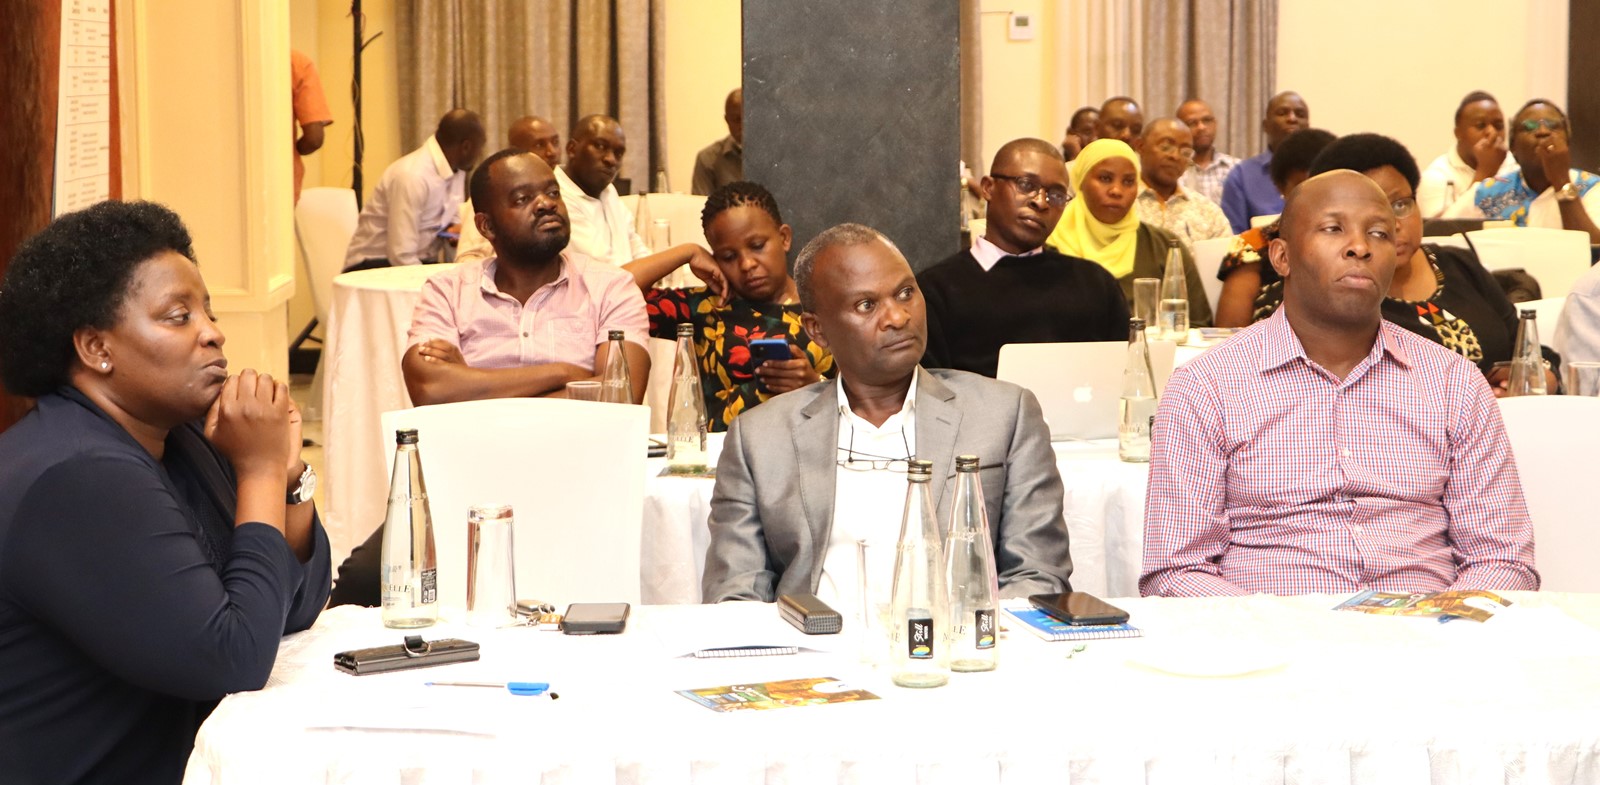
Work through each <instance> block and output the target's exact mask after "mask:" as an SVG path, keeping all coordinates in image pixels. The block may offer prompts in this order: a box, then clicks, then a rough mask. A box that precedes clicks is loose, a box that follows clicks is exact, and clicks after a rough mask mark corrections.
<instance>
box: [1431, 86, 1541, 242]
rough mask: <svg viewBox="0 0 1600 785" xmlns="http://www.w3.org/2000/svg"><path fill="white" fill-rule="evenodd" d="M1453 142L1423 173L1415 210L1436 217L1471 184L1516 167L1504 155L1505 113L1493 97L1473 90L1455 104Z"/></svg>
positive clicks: (1513, 162)
mask: <svg viewBox="0 0 1600 785" xmlns="http://www.w3.org/2000/svg"><path fill="white" fill-rule="evenodd" d="M1455 133H1456V144H1455V146H1454V147H1452V148H1450V149H1449V150H1447V151H1445V153H1444V154H1443V155H1441V156H1439V157H1438V158H1435V159H1433V163H1431V164H1428V168H1427V169H1426V170H1424V171H1423V173H1422V182H1420V183H1418V184H1417V210H1418V211H1419V212H1421V213H1422V217H1423V218H1438V217H1439V216H1441V215H1443V214H1444V211H1445V208H1447V207H1449V206H1450V205H1451V204H1454V203H1455V201H1456V200H1457V199H1460V198H1461V197H1462V196H1463V195H1465V194H1466V193H1467V192H1468V191H1471V190H1472V186H1473V184H1475V183H1478V182H1480V181H1483V180H1487V179H1489V178H1491V177H1494V176H1496V175H1502V174H1505V173H1507V172H1509V171H1511V170H1513V169H1515V168H1517V162H1516V161H1515V160H1514V159H1512V158H1511V157H1510V156H1509V155H1507V154H1506V153H1507V150H1506V116H1505V115H1504V114H1503V113H1501V111H1500V103H1499V102H1498V101H1496V100H1494V96H1492V95H1490V94H1488V93H1486V92H1483V91H1482V90H1474V91H1473V92H1470V93H1467V97H1465V98H1463V99H1461V105H1460V106H1458V107H1456V132H1455Z"/></svg>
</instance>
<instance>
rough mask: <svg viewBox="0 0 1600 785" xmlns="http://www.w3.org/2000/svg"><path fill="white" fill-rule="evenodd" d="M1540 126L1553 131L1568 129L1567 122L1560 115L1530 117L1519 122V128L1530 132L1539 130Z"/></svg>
mask: <svg viewBox="0 0 1600 785" xmlns="http://www.w3.org/2000/svg"><path fill="white" fill-rule="evenodd" d="M1540 128H1545V129H1548V130H1551V131H1565V130H1567V124H1566V122H1564V121H1563V120H1562V119H1561V118H1559V117H1530V118H1528V119H1526V120H1523V121H1522V122H1519V123H1517V130H1520V131H1525V132H1527V133H1530V134H1531V133H1534V132H1535V131H1538V130H1539V129H1540Z"/></svg>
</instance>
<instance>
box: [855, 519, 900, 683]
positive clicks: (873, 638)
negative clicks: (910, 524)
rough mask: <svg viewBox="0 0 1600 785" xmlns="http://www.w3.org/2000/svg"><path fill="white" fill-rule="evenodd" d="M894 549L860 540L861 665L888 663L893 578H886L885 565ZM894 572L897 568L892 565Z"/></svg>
mask: <svg viewBox="0 0 1600 785" xmlns="http://www.w3.org/2000/svg"><path fill="white" fill-rule="evenodd" d="M893 552H894V549H893V548H890V547H889V546H886V545H881V544H874V543H873V542H872V541H870V540H856V601H857V607H856V610H855V617H856V624H857V629H859V630H860V631H861V661H862V662H863V663H866V664H868V665H878V664H880V663H883V662H885V659H884V655H885V654H886V653H887V649H888V646H889V630H888V627H887V625H886V621H887V619H888V616H889V583H888V581H889V576H887V575H885V574H884V570H883V567H884V565H883V564H881V562H883V561H884V559H885V558H886V557H892V555H893ZM890 570H891V571H892V570H893V565H892V564H891V565H890Z"/></svg>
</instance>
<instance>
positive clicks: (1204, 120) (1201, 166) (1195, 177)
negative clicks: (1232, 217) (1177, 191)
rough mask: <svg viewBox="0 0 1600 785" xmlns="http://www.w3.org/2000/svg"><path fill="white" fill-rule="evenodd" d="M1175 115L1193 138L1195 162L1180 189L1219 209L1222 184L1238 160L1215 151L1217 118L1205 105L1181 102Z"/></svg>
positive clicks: (1203, 103) (1186, 173) (1185, 174)
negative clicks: (1187, 190)
mask: <svg viewBox="0 0 1600 785" xmlns="http://www.w3.org/2000/svg"><path fill="white" fill-rule="evenodd" d="M1177 115H1178V119H1179V120H1182V121H1183V122H1184V125H1187V126H1189V132H1190V133H1192V134H1194V161H1192V162H1191V164H1190V166H1189V168H1188V170H1187V171H1185V172H1184V173H1183V179H1182V180H1181V182H1182V183H1183V187H1184V188H1187V189H1189V190H1191V191H1198V192H1200V193H1202V194H1204V195H1205V197H1206V198H1207V199H1210V200H1211V203H1212V204H1218V205H1220V204H1222V184H1223V183H1225V182H1227V181H1228V173H1229V172H1231V171H1233V167H1235V166H1238V165H1239V159H1237V158H1235V157H1233V156H1231V155H1228V154H1227V153H1224V152H1222V151H1221V150H1218V149H1217V147H1216V141H1217V116H1216V114H1215V113H1213V112H1212V111H1211V107H1210V106H1209V105H1207V104H1206V102H1205V101H1202V100H1200V99H1198V98H1195V99H1191V100H1188V101H1184V102H1183V105H1182V106H1180V107H1178V111H1177ZM1217 209H1221V208H1220V207H1219V208H1217Z"/></svg>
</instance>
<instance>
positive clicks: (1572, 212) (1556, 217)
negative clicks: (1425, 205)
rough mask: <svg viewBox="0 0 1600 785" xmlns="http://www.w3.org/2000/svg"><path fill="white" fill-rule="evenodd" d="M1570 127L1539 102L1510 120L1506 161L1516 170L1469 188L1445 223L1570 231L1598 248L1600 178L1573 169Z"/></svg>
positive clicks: (1557, 110)
mask: <svg viewBox="0 0 1600 785" xmlns="http://www.w3.org/2000/svg"><path fill="white" fill-rule="evenodd" d="M1571 131H1572V129H1571V127H1570V125H1569V124H1568V122H1567V115H1566V113H1565V112H1562V111H1561V107H1559V106H1556V105H1555V104H1554V103H1553V102H1551V101H1548V100H1545V99H1543V98H1535V99H1533V100H1532V101H1529V102H1527V103H1526V104H1523V105H1522V108H1521V109H1519V110H1517V114H1516V116H1515V117H1513V118H1511V156H1512V157H1513V158H1515V159H1517V166H1518V167H1519V168H1518V169H1517V170H1516V171H1514V172H1508V173H1506V174H1502V175H1499V176H1497V177H1491V178H1489V179H1487V180H1483V181H1480V182H1479V183H1477V184H1476V185H1474V186H1473V188H1472V190H1471V191H1469V192H1468V193H1467V194H1466V195H1465V196H1463V197H1461V198H1460V199H1458V200H1456V203H1455V204H1453V205H1451V206H1450V207H1448V208H1446V210H1445V212H1444V217H1445V218H1475V219H1483V220H1490V221H1512V222H1514V223H1515V224H1516V225H1517V226H1537V227H1543V228H1547V229H1573V230H1576V231H1580V232H1585V233H1587V234H1588V235H1589V242H1590V243H1600V227H1597V226H1596V225H1595V221H1594V216H1596V215H1600V188H1596V187H1595V186H1596V185H1597V184H1600V176H1597V175H1595V174H1592V173H1590V172H1585V171H1583V170H1581V169H1573V168H1572V153H1571V151H1570V150H1568V149H1567V142H1568V139H1569V138H1570V134H1571Z"/></svg>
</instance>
